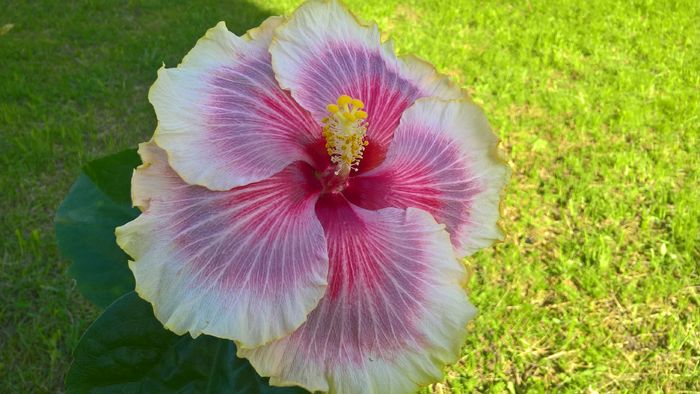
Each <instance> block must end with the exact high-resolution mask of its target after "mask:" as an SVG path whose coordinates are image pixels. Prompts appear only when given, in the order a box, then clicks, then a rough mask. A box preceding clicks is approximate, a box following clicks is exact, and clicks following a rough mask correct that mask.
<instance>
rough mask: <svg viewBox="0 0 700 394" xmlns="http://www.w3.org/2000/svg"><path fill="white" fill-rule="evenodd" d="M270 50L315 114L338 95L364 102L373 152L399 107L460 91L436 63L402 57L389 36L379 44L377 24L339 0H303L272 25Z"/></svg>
mask: <svg viewBox="0 0 700 394" xmlns="http://www.w3.org/2000/svg"><path fill="white" fill-rule="evenodd" d="M270 53H271V54H272V68H273V70H274V71H275V75H276V76H277V80H278V81H279V83H280V85H281V86H282V87H283V88H285V89H290V91H291V93H292V96H293V97H294V98H295V99H296V100H297V101H298V102H299V103H300V104H301V105H302V106H304V108H306V109H307V110H309V111H310V112H311V113H312V114H313V116H314V117H315V118H316V119H317V120H321V119H322V118H324V117H325V116H326V115H327V113H326V105H327V104H329V103H335V101H336V100H337V98H338V97H339V96H340V95H343V94H347V95H350V96H351V97H353V98H357V99H360V100H362V101H363V102H364V103H365V110H366V112H367V113H368V118H367V124H368V129H367V139H368V140H369V142H370V146H368V148H367V149H368V153H369V154H370V155H371V154H372V153H371V152H370V151H376V154H377V155H379V156H382V155H383V154H384V152H385V151H386V146H387V145H388V144H389V142H390V141H391V136H392V133H393V131H394V129H395V128H396V126H397V125H398V123H399V119H400V117H401V114H402V113H403V111H404V110H405V109H406V108H408V107H409V106H410V105H411V104H413V102H414V101H415V100H416V99H417V98H419V97H425V96H432V95H438V96H439V97H441V98H445V99H450V98H459V97H461V96H462V92H461V91H460V89H458V88H457V87H455V86H454V85H451V84H450V83H449V82H447V81H446V80H445V79H444V78H443V77H440V76H439V75H438V74H437V73H436V72H435V71H434V69H430V67H426V66H425V65H424V64H422V63H420V62H418V61H416V60H415V59H414V58H407V59H406V60H402V59H399V58H397V57H396V55H395V54H394V51H393V48H392V46H391V44H390V43H387V44H384V45H383V44H382V43H381V41H380V34H379V30H378V28H377V25H376V24H374V23H372V24H366V23H365V22H363V21H361V20H360V19H359V18H357V17H356V16H355V15H353V14H352V13H350V11H348V10H347V9H346V8H345V7H344V6H343V5H342V4H340V2H338V1H335V0H330V1H308V2H306V3H304V4H303V5H302V6H300V7H299V8H298V9H297V10H296V11H295V12H294V13H293V14H292V16H290V17H289V19H288V20H287V22H286V23H284V24H282V25H281V26H280V27H279V28H277V29H276V30H275V34H274V38H273V41H272V44H270ZM370 161H371V162H375V161H380V160H370ZM367 163H368V161H367V160H365V163H363V164H361V165H363V166H366V165H367Z"/></svg>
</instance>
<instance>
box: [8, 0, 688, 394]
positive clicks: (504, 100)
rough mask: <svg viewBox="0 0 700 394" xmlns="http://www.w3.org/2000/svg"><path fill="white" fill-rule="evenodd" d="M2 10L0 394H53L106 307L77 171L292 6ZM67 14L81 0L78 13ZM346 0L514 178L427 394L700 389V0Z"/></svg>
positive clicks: (129, 138)
mask: <svg viewBox="0 0 700 394" xmlns="http://www.w3.org/2000/svg"><path fill="white" fill-rule="evenodd" d="M15 3H16V4H11V5H10V4H7V3H3V4H2V5H0V32H3V31H5V30H7V29H2V26H4V25H6V24H14V26H13V27H12V28H11V29H10V30H9V31H7V32H5V33H4V34H2V35H0V169H1V171H2V172H1V176H0V188H1V189H2V199H0V211H1V212H2V218H1V221H0V231H1V232H0V236H1V237H2V238H1V239H2V241H1V242H2V255H1V258H2V260H1V261H2V267H0V321H1V322H2V326H1V327H0V330H1V331H0V376H1V377H2V378H1V379H0V387H3V388H2V389H0V391H1V392H35V391H36V392H55V391H60V390H62V379H63V374H64V373H65V371H66V369H67V367H68V365H69V363H70V349H71V348H72V347H73V346H74V345H75V343H76V342H77V340H78V338H79V335H80V333H81V332H82V331H83V330H84V329H85V328H86V326H87V325H88V324H89V323H90V321H91V320H92V319H94V317H95V316H96V314H97V313H98V311H97V310H96V309H94V308H93V307H91V306H90V305H89V304H88V303H87V302H86V301H84V300H83V299H82V298H81V296H80V295H79V293H78V292H77V290H76V289H75V286H74V285H73V284H72V283H71V281H70V280H69V279H68V278H67V277H66V276H65V274H64V271H65V269H66V262H64V261H61V259H60V258H59V257H58V255H57V252H56V248H55V240H54V236H53V233H52V225H51V219H52V216H53V211H54V210H55V208H56V206H57V205H58V203H59V201H60V200H61V198H62V197H63V195H64V194H65V193H66V191H67V190H68V187H69V186H70V184H71V182H72V181H73V180H74V178H75V177H76V176H77V173H78V169H79V167H80V165H81V163H84V162H85V161H86V160H89V159H92V158H96V157H99V156H101V155H103V154H107V153H111V152H116V151H118V150H121V149H123V148H126V147H133V146H135V145H136V143H137V142H139V141H142V140H145V139H147V138H148V137H149V136H150V134H151V133H152V131H153V128H154V126H155V118H154V115H153V111H152V109H151V108H150V105H149V104H148V101H147V99H146V95H147V89H148V86H149V85H150V84H151V83H152V82H153V80H154V79H155V76H156V70H157V68H158V67H159V66H160V64H161V62H165V63H166V64H167V65H169V66H173V65H175V64H177V63H178V62H179V60H180V59H181V58H182V56H183V55H184V54H185V53H186V52H187V50H189V48H191V47H192V46H193V44H194V42H195V41H196V40H197V39H198V38H199V37H200V36H201V35H202V34H203V33H204V31H205V30H206V29H207V28H209V27H211V26H213V25H214V24H215V23H216V22H217V21H219V20H226V21H227V23H228V25H229V28H231V29H232V30H234V31H235V32H237V33H241V32H243V31H245V30H246V29H247V28H249V27H253V26H255V25H257V24H258V23H259V22H260V21H261V20H262V19H264V18H265V17H266V16H267V15H270V14H277V13H280V12H288V11H290V10H292V9H293V8H294V6H295V5H296V3H297V2H296V1H295V2H290V1H281V0H280V1H272V2H267V1H261V0H259V1H257V2H256V4H257V6H256V5H251V4H248V3H244V2H241V1H210V0H207V1H200V2H194V1H190V2H187V3H185V2H178V3H177V4H178V5H173V4H169V5H163V4H160V3H158V2H154V1H123V2H118V3H117V2H106V1H104V2H103V1H83V2H73V3H67V2H58V1H56V2H53V1H45V2H43V4H42V5H38V4H36V3H30V2H27V3H25V2H19V1H16V2H15ZM71 4H72V5H71ZM446 4H448V2H443V1H439V0H425V1H382V2H361V1H352V2H350V3H349V5H350V6H351V8H353V9H354V10H356V11H357V12H358V13H359V14H360V15H362V16H363V17H364V18H365V19H374V20H376V21H377V22H378V23H379V25H380V27H381V28H382V30H383V31H384V32H385V34H386V35H388V36H391V37H392V38H394V39H395V41H396V46H397V48H398V49H399V50H400V51H401V52H413V53H416V54H418V55H421V56H422V57H425V58H427V59H429V60H430V61H432V62H433V63H435V64H436V65H437V67H438V69H440V70H441V71H442V72H445V73H447V74H449V75H450V76H452V77H453V78H454V79H455V80H456V81H458V82H459V83H460V84H461V85H462V86H463V87H465V88H466V89H467V90H468V91H469V92H471V94H472V96H473V98H474V100H475V101H476V102H477V103H479V104H480V105H482V106H483V107H484V109H485V111H486V113H487V114H488V116H489V118H490V120H491V123H492V124H493V126H494V128H495V130H496V131H497V133H498V134H499V135H500V136H501V138H502V139H503V147H504V150H505V151H506V152H507V154H508V157H509V160H510V163H511V165H512V167H513V169H514V175H513V178H512V181H511V183H510V185H509V190H508V194H507V198H506V201H505V204H504V207H505V209H504V213H505V220H504V224H505V226H506V227H507V229H508V232H509V237H508V239H507V241H506V242H505V243H503V244H500V245H498V246H496V247H495V248H493V249H490V250H487V251H484V252H481V253H479V254H477V255H475V256H474V257H472V258H470V259H469V260H468V266H469V267H470V270H471V272H472V276H471V281H470V283H469V286H470V291H471V295H472V298H473V300H474V303H475V304H476V305H477V306H478V307H479V309H480V312H481V313H480V315H479V316H478V318H477V319H476V320H475V321H474V323H472V324H471V334H470V337H469V339H468V341H467V343H466V344H465V347H464V351H463V355H464V357H463V358H462V360H461V361H460V362H459V363H458V364H457V365H454V366H451V367H449V368H448V371H447V377H446V380H445V381H444V382H443V383H440V384H437V385H434V386H432V387H431V388H429V389H426V390H432V391H435V392H439V393H449V392H472V391H487V392H489V391H490V392H505V391H511V392H523V391H529V390H532V391H534V392H538V391H550V392H551V391H569V392H585V391H587V390H589V391H599V392H609V391H639V392H649V391H668V392H680V391H683V390H686V391H693V390H700V383H698V382H699V381H700V380H699V379H700V334H698V333H699V332H700V288H699V287H700V272H698V270H699V267H698V261H700V201H699V197H700V192H699V190H700V153H699V152H700V146H699V144H698V138H699V135H700V45H699V41H700V31H699V26H700V5H699V4H698V3H697V2H696V1H691V0H689V1H679V2H673V1H661V2H654V1H635V2H626V1H625V2H623V1H617V2H598V1H595V2H588V1H563V0H561V1H536V0H529V1H521V2H506V1H495V2H476V1H474V2H472V1H455V2H449V6H447V5H446Z"/></svg>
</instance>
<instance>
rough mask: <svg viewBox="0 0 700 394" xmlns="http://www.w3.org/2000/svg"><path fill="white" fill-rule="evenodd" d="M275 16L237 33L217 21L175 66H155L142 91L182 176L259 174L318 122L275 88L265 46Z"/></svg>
mask: <svg viewBox="0 0 700 394" xmlns="http://www.w3.org/2000/svg"><path fill="white" fill-rule="evenodd" d="M281 22H282V19H281V18H278V17H272V18H269V19H267V20H266V21H265V22H263V24H262V25H261V26H260V27H259V28H257V29H255V30H252V31H251V32H249V33H248V34H247V35H246V36H244V37H237V36H236V35H234V34H233V33H231V32H229V31H228V30H227V29H226V25H225V24H224V23H223V22H220V23H219V24H218V25H216V27H214V28H212V29H210V30H209V31H208V32H207V33H206V35H205V36H204V37H203V38H202V39H200V40H199V41H198V42H197V44H196V45H195V47H194V48H193V49H192V50H191V51H190V53H189V54H188V55H187V56H185V58H184V60H183V62H182V63H181V64H180V65H179V66H178V67H177V68H171V69H167V68H161V69H160V70H159V71H158V79H157V80H156V82H155V83H154V84H153V86H152V87H151V90H150V93H149V99H150V101H151V103H152V104H153V107H154V108H155V111H156V115H157V117H158V129H157V130H156V133H155V135H154V140H155V141H156V143H157V144H158V145H159V146H160V147H162V148H163V149H165V150H166V151H167V152H168V157H169V162H170V165H171V166H172V168H173V169H174V170H175V171H176V172H177V173H178V174H179V175H180V176H181V177H182V178H183V179H184V180H185V181H186V182H187V183H190V184H196V185H200V186H205V187H207V188H209V189H211V190H228V189H230V188H233V187H237V186H242V185H246V184H249V183H252V182H256V181H260V180H263V179H265V178H267V177H269V176H271V175H273V174H275V173H277V172H279V171H280V170H282V169H283V168H285V167H286V166H287V165H289V164H290V163H292V162H294V161H297V160H306V161H309V162H311V161H312V158H310V156H309V153H308V152H307V151H308V150H309V149H311V148H310V146H311V145H312V144H313V142H314V141H315V140H317V139H319V138H321V137H320V135H321V131H320V126H319V125H318V124H317V122H316V121H315V120H314V119H313V118H312V117H311V115H310V114H309V113H308V112H307V111H306V110H304V109H303V108H301V107H300V106H299V105H298V104H297V103H296V102H295V101H294V100H293V99H292V97H291V95H290V94H289V93H288V92H286V91H284V90H282V89H281V88H280V87H279V85H278V84H277V81H276V80H275V77H274V74H273V72H272V67H271V65H270V53H269V52H268V46H269V44H270V41H271V40H272V31H273V29H274V28H275V27H277V26H278V25H280V23H281Z"/></svg>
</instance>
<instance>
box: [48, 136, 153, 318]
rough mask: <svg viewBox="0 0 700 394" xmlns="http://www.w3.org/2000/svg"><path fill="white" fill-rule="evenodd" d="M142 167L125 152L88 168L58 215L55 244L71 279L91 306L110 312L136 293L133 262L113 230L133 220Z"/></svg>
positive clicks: (137, 159)
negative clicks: (136, 172)
mask: <svg viewBox="0 0 700 394" xmlns="http://www.w3.org/2000/svg"><path fill="white" fill-rule="evenodd" d="M140 163H141V160H140V159H139V156H138V154H137V153H136V151H135V150H133V149H132V150H126V151H123V152H120V153H117V154H115V155H111V156H107V157H104V158H101V159H98V160H95V161H92V162H90V163H88V164H87V165H86V166H85V167H84V168H83V172H82V174H80V176H79V177H78V180H77V181H76V182H75V183H74V184H73V187H71V189H70V191H69V192H68V195H67V196H66V198H65V199H64V200H63V203H61V206H60V207H59V208H58V212H57V213H56V218H55V225H56V238H57V240H58V247H59V249H60V251H61V254H62V255H63V257H65V258H67V259H69V260H71V261H72V263H73V264H72V265H71V267H70V269H69V271H68V272H69V274H70V275H71V276H73V277H74V278H75V279H76V280H77V282H78V288H79V289H80V291H81V292H82V293H83V295H85V297H87V298H88V299H90V300H91V301H92V302H94V303H95V304H97V305H98V306H101V307H106V306H107V305H109V304H110V303H111V302H112V301H114V300H115V299H117V298H118V297H119V296H121V295H123V294H124V293H126V292H129V291H131V290H133V289H134V278H133V276H132V274H131V271H129V267H128V265H127V260H128V257H127V255H126V254H125V253H124V252H123V251H122V250H121V249H120V248H119V246H118V245H117V243H116V240H115V236H114V228H115V227H117V226H120V225H122V224H124V223H127V222H129V221H131V220H133V219H134V218H135V217H136V216H138V214H139V211H138V210H137V209H135V208H132V207H131V197H130V190H131V174H132V172H133V169H134V168H135V167H136V166H138V165H139V164H140Z"/></svg>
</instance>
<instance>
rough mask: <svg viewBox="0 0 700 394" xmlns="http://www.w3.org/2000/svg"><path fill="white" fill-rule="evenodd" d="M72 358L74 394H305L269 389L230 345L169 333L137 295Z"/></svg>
mask: <svg viewBox="0 0 700 394" xmlns="http://www.w3.org/2000/svg"><path fill="white" fill-rule="evenodd" d="M74 357H75V361H73V365H72V366H71V369H70V371H69V372H68V377H67V378H66V386H67V389H68V391H69V392H73V393H87V392H90V393H263V394H300V393H306V391H304V390H302V389H300V388H297V387H286V388H282V387H271V386H269V385H268V383H267V379H265V378H261V377H260V376H259V375H258V374H257V373H256V372H255V370H254V369H253V367H252V366H251V365H250V363H248V361H246V360H244V359H240V358H237V357H236V347H235V345H234V344H233V342H231V341H227V340H223V339H219V338H214V337H210V336H206V335H202V336H200V337H199V338H197V339H192V338H191V337H190V336H189V335H185V336H177V335H175V334H173V333H172V332H170V331H167V330H166V329H164V328H163V326H162V325H161V324H160V322H158V320H156V318H155V317H154V316H153V309H152V308H151V305H150V304H149V303H147V302H146V301H144V300H142V299H141V298H139V296H138V295H137V294H136V293H135V292H131V293H129V294H126V295H124V296H123V297H121V298H119V299H118V300H117V301H115V302H114V303H113V304H112V305H110V306H109V307H108V308H107V309H106V310H105V311H104V313H102V315H101V316H100V317H99V318H98V319H97V320H96V321H95V322H94V323H93V324H92V326H90V328H88V330H87V331H86V332H85V334H84V335H83V337H82V339H81V340H80V343H79V344H78V347H77V348H76V349H75V353H74Z"/></svg>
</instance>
